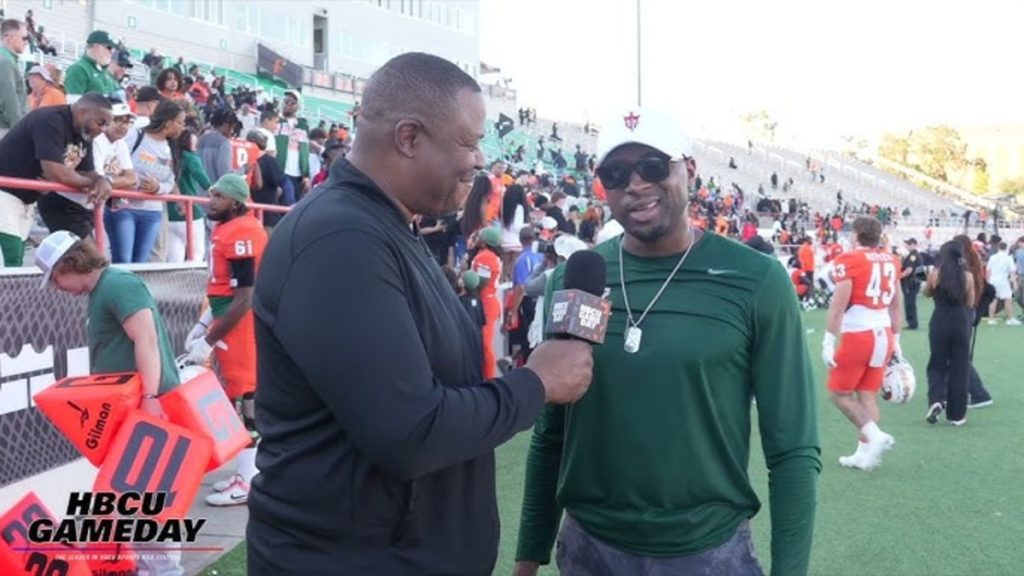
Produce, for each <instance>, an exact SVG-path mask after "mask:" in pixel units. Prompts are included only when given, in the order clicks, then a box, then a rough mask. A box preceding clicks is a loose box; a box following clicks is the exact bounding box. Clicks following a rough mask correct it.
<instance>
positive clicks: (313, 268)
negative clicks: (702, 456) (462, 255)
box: [246, 53, 593, 576]
mask: <svg viewBox="0 0 1024 576" xmlns="http://www.w3.org/2000/svg"><path fill="white" fill-rule="evenodd" d="M485 117H486V116H485V109H484V101H483V97H482V96H481V93H480V87H479V85H478V84H477V83H476V81H474V80H473V79H472V78H471V77H470V76H468V75H467V74H466V73H465V72H463V71H462V70H461V69H460V68H459V67H458V66H456V65H454V64H452V63H451V62H448V61H446V60H443V59H441V58H438V57H436V56H432V55H428V54H422V53H406V54H402V55H400V56H397V57H396V58H394V59H392V60H391V61H389V62H388V63H386V64H384V66H382V67H381V68H380V69H379V70H377V72H375V73H374V74H373V76H372V77H371V78H370V80H369V81H368V82H367V85H366V89H365V92H364V96H363V101H362V108H361V111H360V114H359V118H358V119H357V125H358V132H359V138H357V139H356V140H355V142H354V145H353V148H352V151H351V153H350V154H349V156H348V157H347V158H343V159H338V160H336V161H335V162H334V164H333V165H332V166H331V175H330V178H329V179H328V182H327V183H326V184H325V185H324V186H321V187H319V188H317V189H316V190H314V191H313V192H311V193H310V194H309V195H308V197H306V198H305V199H304V200H303V202H301V203H300V204H299V205H297V206H296V207H295V208H294V209H292V211H291V212H289V213H288V214H287V215H286V216H285V217H284V218H283V219H282V220H281V222H280V223H279V224H278V227H277V229H276V231H275V233H274V235H273V236H272V237H271V240H270V243H269V245H268V246H267V249H266V252H265V254H264V257H263V261H262V263H261V266H260V271H259V276H258V279H257V282H256V295H255V301H254V311H255V316H256V342H257V347H258V354H257V357H258V374H259V380H258V386H257V393H256V424H257V428H258V430H259V432H260V434H261V436H262V441H261V444H260V452H259V455H258V457H257V467H258V468H259V470H260V473H259V474H258V475H257V476H256V477H255V479H254V480H253V482H252V486H251V492H250V495H249V524H248V528H247V532H246V537H247V538H246V543H247V551H248V573H249V574H250V576H263V575H274V576H278V575H281V574H304V575H306V574H331V575H349V574H351V575H356V574H359V575H364V574H381V575H384V574H386V575H388V576H403V575H410V576H411V575H430V574H436V575H441V574H443V575H447V576H454V575H482V574H490V573H491V572H492V571H493V569H494V563H495V561H496V559H497V552H498V533H499V529H498V510H497V502H496V496H495V463H494V448H495V447H496V446H498V445H499V444H501V443H503V442H505V441H506V440H508V439H509V438H511V437H512V436H513V435H514V434H516V433H517V432H520V431H522V430H525V429H527V428H529V427H531V426H532V425H533V422H534V421H535V420H536V419H537V417H538V416H539V415H540V412H541V409H542V407H543V405H544V404H545V402H550V403H560V404H561V403H567V402H573V401H575V400H577V399H579V398H580V397H581V396H582V394H583V393H584V392H585V391H586V388H587V386H589V383H590V379H591V369H592V363H593V360H592V358H591V351H590V346H589V345H588V344H586V343H584V342H582V341H577V340H554V341H551V342H547V343H545V344H544V345H542V346H539V347H538V348H537V349H536V350H535V351H534V353H533V356H531V358H530V361H529V362H528V363H527V365H526V366H525V367H524V368H520V369H516V370H512V371H510V372H509V373H507V374H505V375H504V376H502V377H500V378H496V379H493V380H488V381H485V380H484V379H483V377H482V376H481V374H482V368H483V366H482V358H483V351H482V346H481V342H480V330H478V329H476V327H475V326H473V323H472V321H471V320H470V317H469V315H468V314H467V313H466V311H465V309H464V308H463V307H462V305H461V304H460V303H459V300H458V298H457V297H456V295H455V294H454V293H453V291H452V290H451V287H450V286H449V285H448V283H447V281H446V280H445V278H444V275H443V273H442V271H441V268H440V267H439V266H438V265H437V263H436V262H434V261H433V258H432V257H431V255H430V252H429V250H428V249H427V246H426V244H425V242H424V240H423V238H422V236H420V234H419V231H418V228H417V226H416V225H415V224H414V219H413V216H414V215H415V214H419V215H424V216H432V217H438V216H441V215H444V214H449V213H452V212H455V211H456V210H457V208H458V207H459V205H460V204H461V203H462V202H463V201H464V200H465V198H466V195H467V194H468V192H469V187H470V184H471V183H472V181H473V177H474V175H475V172H476V171H477V170H480V169H481V168H482V167H483V165H484V158H483V155H482V153H481V151H480V148H479V146H480V141H481V140H482V139H483V137H484V134H485V121H486V120H485Z"/></svg>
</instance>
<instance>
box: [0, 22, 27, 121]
mask: <svg viewBox="0 0 1024 576" xmlns="http://www.w3.org/2000/svg"><path fill="white" fill-rule="evenodd" d="M26 46H28V31H27V29H26V28H25V24H23V23H22V22H20V21H18V20H4V21H3V22H2V23H0V138H3V137H4V135H5V134H7V131H8V130H10V129H11V128H13V127H14V125H15V124H17V123H18V120H21V117H22V116H24V115H25V103H26V101H27V98H28V93H27V91H26V89H25V77H24V76H23V75H22V73H21V72H22V67H21V63H20V62H19V61H18V56H20V55H21V54H23V53H24V52H25V47H26Z"/></svg>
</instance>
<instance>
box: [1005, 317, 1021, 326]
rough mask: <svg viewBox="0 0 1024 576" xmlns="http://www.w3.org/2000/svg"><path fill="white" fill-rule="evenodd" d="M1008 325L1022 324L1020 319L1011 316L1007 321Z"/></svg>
mask: <svg viewBox="0 0 1024 576" xmlns="http://www.w3.org/2000/svg"><path fill="white" fill-rule="evenodd" d="M1006 325H1007V326H1020V320H1017V319H1016V318H1010V319H1009V320H1007V321H1006Z"/></svg>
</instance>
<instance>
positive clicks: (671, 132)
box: [597, 106, 693, 164]
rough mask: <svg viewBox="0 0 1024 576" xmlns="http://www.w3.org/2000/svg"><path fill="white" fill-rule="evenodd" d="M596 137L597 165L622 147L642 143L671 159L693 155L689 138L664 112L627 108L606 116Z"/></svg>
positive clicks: (652, 109)
mask: <svg viewBox="0 0 1024 576" xmlns="http://www.w3.org/2000/svg"><path fill="white" fill-rule="evenodd" d="M600 127H601V132H600V133H599V134H598V136H597V158H598V160H597V163H598V164H600V163H601V162H604V159H605V157H606V156H608V154H609V153H611V152H612V151H613V150H615V149H616V148H618V147H619V146H622V145H623V144H645V145H647V146H650V147H651V148H655V149H657V150H659V151H661V152H664V153H665V154H668V155H669V156H670V157H671V158H680V157H682V156H692V155H693V152H692V146H693V144H692V143H691V141H690V138H689V137H688V136H687V135H686V132H684V131H683V129H682V127H681V126H680V124H679V122H678V121H677V120H676V119H675V117H673V116H672V115H671V114H669V113H668V112H666V111H665V110H660V109H657V108H641V107H639V106H627V107H622V108H619V109H618V110H617V111H616V112H614V113H612V114H609V115H608V116H607V117H606V119H605V121H604V122H603V123H601V124H600Z"/></svg>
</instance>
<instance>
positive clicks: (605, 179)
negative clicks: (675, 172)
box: [595, 154, 672, 190]
mask: <svg viewBox="0 0 1024 576" xmlns="http://www.w3.org/2000/svg"><path fill="white" fill-rule="evenodd" d="M671 164H672V159H671V158H669V157H668V156H666V155H664V154H649V155H647V156H644V157H642V158H640V159H639V160H637V161H636V162H632V163H630V162H626V161H624V160H618V161H616V160H612V161H610V162H609V161H604V162H602V163H601V165H600V166H598V167H597V169H596V170H595V172H596V173H597V177H598V178H600V179H601V184H603V185H604V187H605V188H606V189H609V190H621V189H622V188H625V187H626V186H629V179H630V178H632V176H633V172H636V174H637V176H640V178H641V179H642V180H643V181H644V182H649V183H651V184H657V183H658V182H661V181H662V180H664V179H666V178H668V175H669V172H670V171H671Z"/></svg>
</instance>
